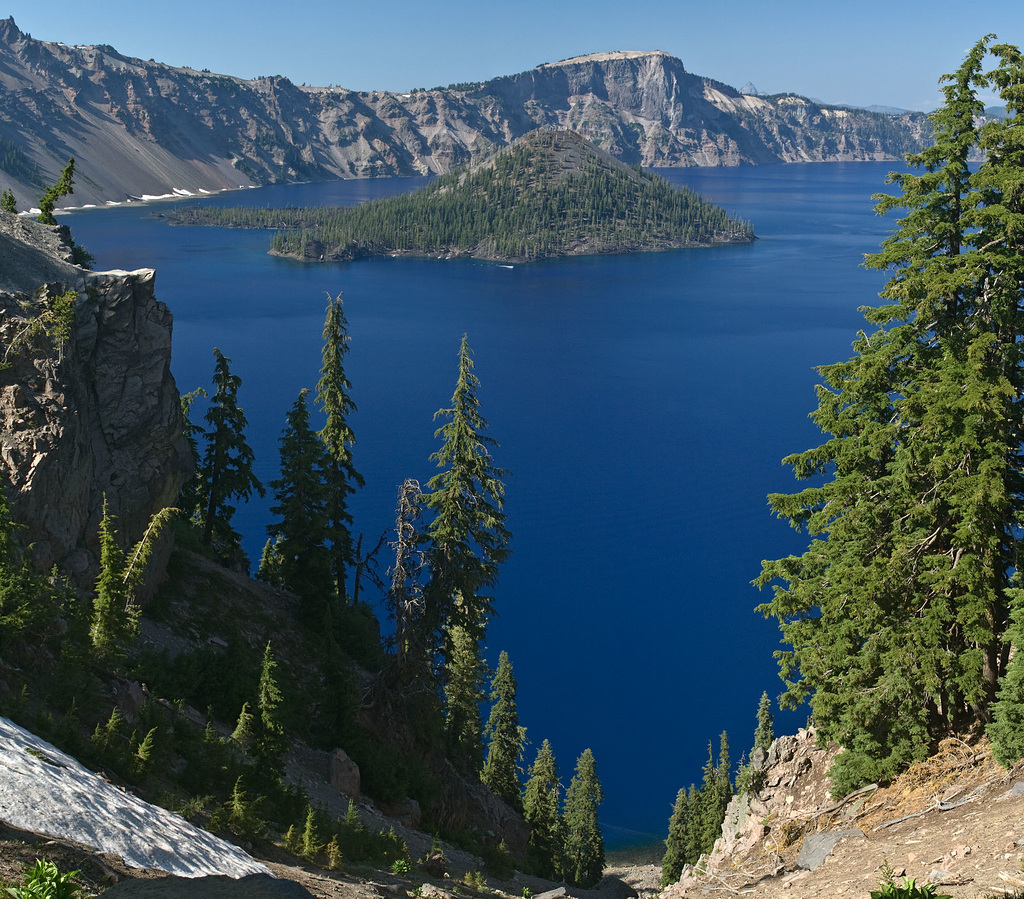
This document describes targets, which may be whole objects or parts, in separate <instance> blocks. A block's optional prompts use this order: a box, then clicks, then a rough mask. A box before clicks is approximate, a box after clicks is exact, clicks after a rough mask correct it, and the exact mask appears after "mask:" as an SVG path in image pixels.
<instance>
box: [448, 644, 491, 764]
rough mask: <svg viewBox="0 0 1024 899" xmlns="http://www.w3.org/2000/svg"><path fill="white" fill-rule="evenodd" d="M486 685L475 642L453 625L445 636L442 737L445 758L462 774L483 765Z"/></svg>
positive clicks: (483, 669) (484, 670)
mask: <svg viewBox="0 0 1024 899" xmlns="http://www.w3.org/2000/svg"><path fill="white" fill-rule="evenodd" d="M486 682H487V674H486V668H485V666H484V662H483V661H482V660H481V658H480V645H479V643H478V641H477V640H476V639H475V638H474V637H473V634H472V633H471V632H470V631H469V629H468V628H465V627H462V626H461V625H458V624H457V625H455V626H454V627H452V628H451V630H450V631H449V632H448V648H447V652H446V659H445V680H444V698H445V734H446V735H447V738H448V757H449V758H450V759H451V760H452V762H454V764H455V767H456V768H458V769H459V770H460V771H461V772H462V773H464V774H471V775H474V776H476V775H479V774H480V769H481V766H482V765H483V755H484V749H483V740H482V738H481V734H480V703H482V702H483V701H484V684H485V683H486Z"/></svg>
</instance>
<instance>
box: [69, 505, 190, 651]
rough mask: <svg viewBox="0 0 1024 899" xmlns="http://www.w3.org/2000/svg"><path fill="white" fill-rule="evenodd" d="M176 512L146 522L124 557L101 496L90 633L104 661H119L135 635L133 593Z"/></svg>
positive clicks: (136, 610) (162, 513) (168, 511)
mask: <svg viewBox="0 0 1024 899" xmlns="http://www.w3.org/2000/svg"><path fill="white" fill-rule="evenodd" d="M175 512H177V509H171V508H168V509H163V510H162V511H160V512H157V513H156V514H155V515H154V516H153V518H152V519H151V520H150V522H149V526H148V527H147V528H146V532H145V534H143V536H142V539H141V540H140V541H139V542H138V543H137V544H136V545H135V546H134V547H133V549H132V551H131V553H130V554H128V555H126V554H125V552H124V550H123V549H121V545H120V543H119V542H118V535H117V526H116V524H115V517H114V515H113V514H111V512H110V507H109V505H108V503H107V497H106V495H104V497H103V514H102V517H101V518H100V527H99V540H100V573H99V575H98V576H97V578H96V591H95V594H94V596H93V616H92V626H91V628H90V631H89V635H90V639H91V642H92V647H93V651H94V652H95V654H96V656H97V658H99V659H100V660H102V661H105V662H112V661H118V660H119V659H121V658H122V656H123V655H124V653H125V650H126V649H127V648H128V645H129V644H130V643H131V642H132V641H133V640H134V639H135V638H136V637H137V636H138V633H139V614H140V609H139V605H138V603H137V601H136V592H137V590H138V588H139V586H140V584H141V582H142V579H143V577H144V575H145V573H146V566H147V565H148V562H149V558H150V555H151V554H152V550H153V545H154V543H155V542H156V540H157V538H158V537H159V535H160V532H161V531H162V530H163V527H164V526H165V525H166V524H167V522H168V521H169V520H170V518H171V516H172V515H173V514H174V513H175Z"/></svg>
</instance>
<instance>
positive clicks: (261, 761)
mask: <svg viewBox="0 0 1024 899" xmlns="http://www.w3.org/2000/svg"><path fill="white" fill-rule="evenodd" d="M276 670H277V662H276V661H275V660H274V655H273V653H272V652H271V651H270V643H269V642H268V643H267V645H266V648H265V649H264V650H263V663H262V665H261V667H260V683H259V688H258V691H257V694H256V711H257V713H258V714H257V715H253V716H252V717H251V719H250V721H251V728H252V752H253V755H254V757H255V763H256V773H257V775H258V776H259V777H260V778H261V779H262V780H263V781H264V782H277V781H279V780H280V779H281V777H282V776H283V775H284V756H285V751H286V750H287V748H288V742H287V739H286V738H285V734H284V726H283V725H282V723H281V703H282V701H283V697H282V695H281V689H280V687H279V686H278V684H277V676H276V675H275V674H274V672H275V671H276ZM243 711H244V707H243ZM241 724H242V720H241V717H239V726H241ZM236 730H237V728H236Z"/></svg>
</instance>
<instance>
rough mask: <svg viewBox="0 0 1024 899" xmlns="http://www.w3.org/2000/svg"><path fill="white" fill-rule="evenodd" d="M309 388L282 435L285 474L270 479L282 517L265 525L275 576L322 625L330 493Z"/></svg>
mask: <svg viewBox="0 0 1024 899" xmlns="http://www.w3.org/2000/svg"><path fill="white" fill-rule="evenodd" d="M308 393H309V391H308V390H305V389H303V390H301V391H299V396H298V398H297V399H296V400H295V403H294V404H293V406H292V408H291V410H290V411H289V412H288V417H287V425H286V427H285V429H284V431H283V432H282V434H281V440H280V444H281V476H280V477H279V478H277V479H276V480H274V481H271V482H270V486H271V488H273V490H274V497H275V498H276V500H277V503H276V505H273V506H271V507H270V511H271V513H272V514H274V515H277V516H279V517H280V521H277V522H274V523H273V524H271V525H269V526H268V527H267V533H268V534H269V535H270V536H271V537H274V538H276V540H275V542H274V545H273V549H272V553H273V555H274V557H275V561H276V563H277V571H276V573H277V576H278V577H279V578H280V580H281V582H282V583H283V585H284V586H285V588H286V589H288V590H291V591H292V592H293V593H295V594H296V595H297V596H299V597H300V599H301V600H302V609H303V616H304V617H305V618H306V619H307V621H309V622H310V623H316V624H321V623H323V614H322V613H324V612H326V610H327V609H328V608H329V604H328V600H329V598H330V595H331V592H332V590H333V582H332V571H331V556H330V551H329V550H328V548H327V544H326V541H327V535H328V522H327V506H328V499H327V495H326V494H327V491H326V489H325V484H324V471H325V469H326V468H327V465H328V460H327V454H326V453H325V452H324V445H323V443H321V441H320V438H319V437H318V436H317V433H316V432H315V431H314V430H313V429H312V428H311V427H310V425H309V409H308V408H307V407H306V395H307V394H308Z"/></svg>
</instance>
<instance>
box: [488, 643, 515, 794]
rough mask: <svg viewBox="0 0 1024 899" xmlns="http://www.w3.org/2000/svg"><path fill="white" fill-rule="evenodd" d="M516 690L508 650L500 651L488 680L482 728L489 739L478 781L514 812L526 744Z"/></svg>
mask: <svg viewBox="0 0 1024 899" xmlns="http://www.w3.org/2000/svg"><path fill="white" fill-rule="evenodd" d="M516 689H517V684H516V677H515V674H514V673H513V672H512V663H511V662H510V661H509V658H508V653H507V652H505V651H504V650H502V652H501V655H500V656H499V657H498V670H497V671H496V672H495V674H494V679H493V680H492V681H491V714H490V716H489V717H488V719H487V727H486V728H485V729H484V736H485V737H487V738H488V740H489V742H488V744H487V761H486V763H485V764H484V770H483V775H482V776H481V780H483V782H484V783H485V784H487V786H489V787H490V788H491V792H492V793H494V795H495V796H498V797H499V798H501V799H504V800H505V802H507V803H508V804H509V805H510V806H512V808H514V809H515V810H516V811H522V810H523V800H522V787H521V786H520V784H519V770H520V768H519V760H520V758H521V757H522V754H523V747H524V745H525V743H526V728H525V727H521V726H520V724H519V712H518V710H517V709H516Z"/></svg>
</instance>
